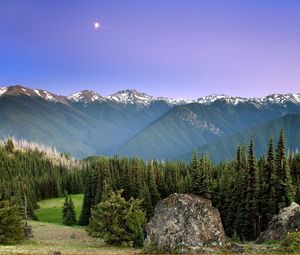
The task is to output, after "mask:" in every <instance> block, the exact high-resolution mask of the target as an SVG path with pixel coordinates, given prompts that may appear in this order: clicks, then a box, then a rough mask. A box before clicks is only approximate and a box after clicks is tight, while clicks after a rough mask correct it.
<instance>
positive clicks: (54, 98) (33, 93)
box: [0, 85, 66, 104]
mask: <svg viewBox="0 0 300 255" xmlns="http://www.w3.org/2000/svg"><path fill="white" fill-rule="evenodd" d="M3 95H9V96H21V95H23V96H28V97H40V98H42V99H44V100H46V101H50V102H54V103H57V102H60V103H64V104H65V103H66V101H65V98H64V97H63V96H58V95H55V94H53V93H50V92H48V91H46V90H40V89H31V88H27V87H24V86H21V85H13V86H9V87H2V88H0V96H3Z"/></svg>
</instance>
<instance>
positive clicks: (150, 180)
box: [147, 162, 160, 208]
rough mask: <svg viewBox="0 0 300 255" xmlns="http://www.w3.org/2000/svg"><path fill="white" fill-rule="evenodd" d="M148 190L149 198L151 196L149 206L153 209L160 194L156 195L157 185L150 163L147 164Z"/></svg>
mask: <svg viewBox="0 0 300 255" xmlns="http://www.w3.org/2000/svg"><path fill="white" fill-rule="evenodd" d="M147 174H148V180H147V181H148V188H149V192H150V196H151V204H152V208H154V207H155V205H156V203H157V202H158V201H159V200H160V194H159V193H158V190H157V184H156V180H155V174H154V171H153V166H152V162H149V164H148V172H147Z"/></svg>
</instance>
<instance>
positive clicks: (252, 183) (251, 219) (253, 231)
mask: <svg viewBox="0 0 300 255" xmlns="http://www.w3.org/2000/svg"><path fill="white" fill-rule="evenodd" d="M257 195H258V169H257V164H256V159H255V156H254V143H253V139H251V141H250V145H249V152H248V178H247V198H246V216H247V222H246V224H247V226H248V235H247V236H246V239H247V240H255V239H256V237H257V235H258V216H259V213H258V199H257Z"/></svg>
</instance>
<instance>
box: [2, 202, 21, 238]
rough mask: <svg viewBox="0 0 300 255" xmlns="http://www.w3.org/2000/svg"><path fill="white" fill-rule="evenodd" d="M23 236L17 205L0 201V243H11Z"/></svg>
mask: <svg viewBox="0 0 300 255" xmlns="http://www.w3.org/2000/svg"><path fill="white" fill-rule="evenodd" d="M23 238H24V233H23V223H22V217H21V215H20V213H19V207H18V206H16V205H10V204H9V202H8V201H0V243H12V242H18V241H21V240H22V239H23Z"/></svg>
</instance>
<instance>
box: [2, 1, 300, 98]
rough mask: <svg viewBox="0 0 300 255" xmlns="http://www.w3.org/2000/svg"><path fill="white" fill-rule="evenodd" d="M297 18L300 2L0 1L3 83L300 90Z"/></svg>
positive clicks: (192, 93)
mask: <svg viewBox="0 0 300 255" xmlns="http://www.w3.org/2000/svg"><path fill="white" fill-rule="evenodd" d="M299 13H300V1H298V0H226V1H225V0H147V1H146V0H97V1H96V0H95V1H89V0H86V1H83V0H35V1H34V0H1V1H0V86H7V85H12V84H22V85H25V86H29V87H34V88H43V89H47V90H50V91H52V92H55V93H58V94H63V95H68V94H70V93H72V92H76V91H78V90H83V89H92V90H95V91H97V92H99V93H100V94H103V95H108V94H111V93H113V92H116V91H118V90H121V89H127V88H135V89H137V90H139V91H143V92H146V93H148V94H150V95H154V96H170V97H190V98H197V97H200V96H204V95H208V94H212V93H225V94H231V95H240V96H262V95H266V94H271V93H275V92H279V93H288V92H298V93H299V92H300V18H299ZM95 21H98V22H100V23H101V26H102V27H101V29H98V30H95V29H94V27H93V23H94V22H95Z"/></svg>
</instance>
